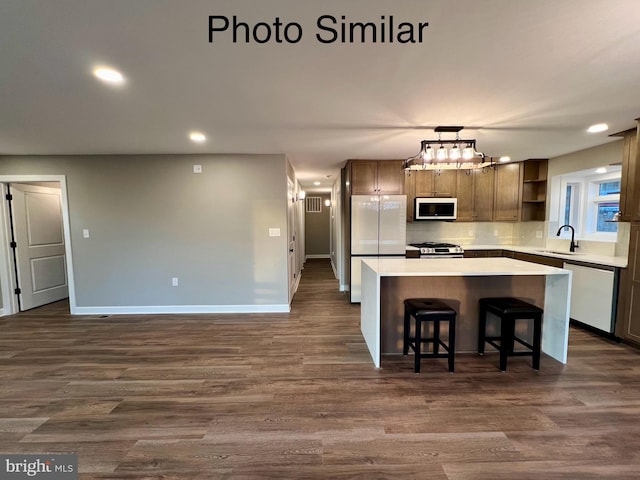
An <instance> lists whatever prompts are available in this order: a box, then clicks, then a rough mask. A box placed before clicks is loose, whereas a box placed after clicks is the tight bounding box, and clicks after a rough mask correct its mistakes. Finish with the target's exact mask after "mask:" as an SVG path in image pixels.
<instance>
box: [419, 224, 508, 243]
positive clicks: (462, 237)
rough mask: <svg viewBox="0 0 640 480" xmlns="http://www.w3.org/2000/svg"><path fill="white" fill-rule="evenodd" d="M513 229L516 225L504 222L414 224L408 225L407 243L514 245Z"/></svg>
mask: <svg viewBox="0 0 640 480" xmlns="http://www.w3.org/2000/svg"><path fill="white" fill-rule="evenodd" d="M513 227H514V224H512V223H503V222H495V223H494V222H438V221H428V222H413V223H408V224H407V243H417V242H450V243H458V244H461V245H513V244H514V243H515V242H514V240H515V239H514V237H513V231H514V228H513Z"/></svg>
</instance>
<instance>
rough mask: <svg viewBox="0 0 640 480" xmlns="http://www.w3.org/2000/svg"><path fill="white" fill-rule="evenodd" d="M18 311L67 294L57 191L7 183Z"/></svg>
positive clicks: (64, 296)
mask: <svg viewBox="0 0 640 480" xmlns="http://www.w3.org/2000/svg"><path fill="white" fill-rule="evenodd" d="M10 189H11V195H12V197H13V198H12V201H11V211H12V228H13V237H14V241H15V243H16V246H15V261H16V275H17V281H18V288H19V289H20V294H19V299H20V310H29V309H31V308H35V307H39V306H40V305H45V304H47V303H51V302H55V301H57V300H62V299H63V298H66V297H68V296H69V288H68V284H67V267H66V258H65V245H64V234H63V227H62V206H61V201H60V190H59V189H56V188H49V187H41V186H34V185H25V184H11V185H10Z"/></svg>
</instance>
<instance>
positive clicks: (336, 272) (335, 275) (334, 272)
mask: <svg viewBox="0 0 640 480" xmlns="http://www.w3.org/2000/svg"><path fill="white" fill-rule="evenodd" d="M331 268H332V269H333V276H334V277H336V278H338V269H337V268H336V266H335V264H334V263H333V258H332V259H331Z"/></svg>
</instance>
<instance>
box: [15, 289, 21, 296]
mask: <svg viewBox="0 0 640 480" xmlns="http://www.w3.org/2000/svg"><path fill="white" fill-rule="evenodd" d="M14 292H15V294H16V295H20V294H21V293H22V290H20V289H19V288H16V289H15V290H14Z"/></svg>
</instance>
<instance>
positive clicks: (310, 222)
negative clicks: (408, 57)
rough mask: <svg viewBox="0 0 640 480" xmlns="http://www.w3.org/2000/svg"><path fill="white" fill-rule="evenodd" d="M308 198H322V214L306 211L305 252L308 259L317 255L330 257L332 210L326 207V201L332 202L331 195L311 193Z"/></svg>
mask: <svg viewBox="0 0 640 480" xmlns="http://www.w3.org/2000/svg"><path fill="white" fill-rule="evenodd" d="M307 197H320V198H322V202H321V203H322V212H320V213H309V212H307V211H306V209H305V217H304V223H305V252H306V254H307V257H313V256H317V255H326V256H327V257H328V256H329V254H330V253H331V251H330V250H331V244H330V239H331V236H330V221H331V217H330V213H331V208H330V207H326V206H325V205H324V201H325V200H331V195H329V194H325V193H309V194H307Z"/></svg>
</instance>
